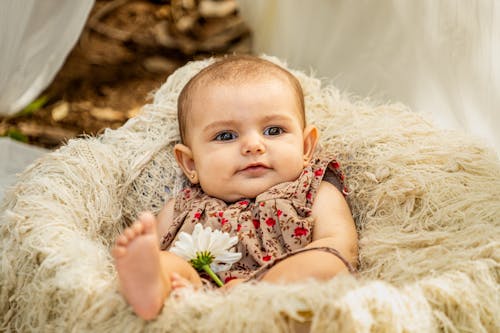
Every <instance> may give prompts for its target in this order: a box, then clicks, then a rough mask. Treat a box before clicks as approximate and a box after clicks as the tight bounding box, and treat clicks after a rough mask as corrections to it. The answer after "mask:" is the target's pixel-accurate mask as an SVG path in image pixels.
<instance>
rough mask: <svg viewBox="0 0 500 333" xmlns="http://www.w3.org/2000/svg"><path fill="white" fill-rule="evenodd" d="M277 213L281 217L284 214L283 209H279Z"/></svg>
mask: <svg viewBox="0 0 500 333" xmlns="http://www.w3.org/2000/svg"><path fill="white" fill-rule="evenodd" d="M276 214H277V215H278V217H280V216H281V214H283V211H282V210H281V209H278V211H277V212H276Z"/></svg>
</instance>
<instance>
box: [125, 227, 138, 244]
mask: <svg viewBox="0 0 500 333" xmlns="http://www.w3.org/2000/svg"><path fill="white" fill-rule="evenodd" d="M122 235H124V236H125V237H127V239H128V241H131V240H133V239H134V238H135V236H136V233H135V230H134V228H133V227H129V228H127V229H125V231H123V234H122Z"/></svg>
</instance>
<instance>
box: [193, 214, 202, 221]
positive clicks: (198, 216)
mask: <svg viewBox="0 0 500 333" xmlns="http://www.w3.org/2000/svg"><path fill="white" fill-rule="evenodd" d="M194 218H195V219H197V220H199V219H200V218H201V213H200V212H196V213H194Z"/></svg>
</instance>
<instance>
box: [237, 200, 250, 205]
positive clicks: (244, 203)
mask: <svg viewBox="0 0 500 333" xmlns="http://www.w3.org/2000/svg"><path fill="white" fill-rule="evenodd" d="M239 204H240V206H247V205H248V201H247V200H243V201H240V202H239Z"/></svg>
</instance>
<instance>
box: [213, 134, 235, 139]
mask: <svg viewBox="0 0 500 333" xmlns="http://www.w3.org/2000/svg"><path fill="white" fill-rule="evenodd" d="M234 139H236V134H235V133H233V132H220V133H219V134H217V135H216V136H215V139H214V140H215V141H229V140H234Z"/></svg>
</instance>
